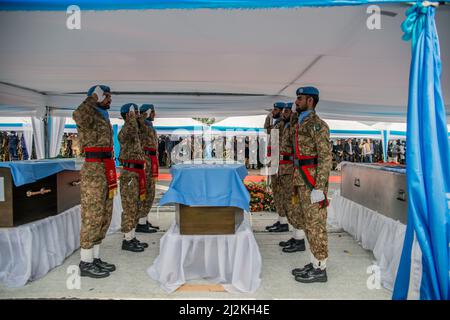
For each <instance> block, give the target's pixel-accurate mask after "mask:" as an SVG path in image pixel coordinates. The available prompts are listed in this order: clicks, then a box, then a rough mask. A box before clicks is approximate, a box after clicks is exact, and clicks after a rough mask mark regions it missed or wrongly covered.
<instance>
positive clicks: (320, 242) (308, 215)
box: [294, 186, 328, 260]
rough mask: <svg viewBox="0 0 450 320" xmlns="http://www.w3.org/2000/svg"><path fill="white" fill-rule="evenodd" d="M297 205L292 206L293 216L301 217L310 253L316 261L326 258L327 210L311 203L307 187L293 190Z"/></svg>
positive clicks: (309, 191)
mask: <svg viewBox="0 0 450 320" xmlns="http://www.w3.org/2000/svg"><path fill="white" fill-rule="evenodd" d="M295 191H296V193H297V196H298V200H299V201H298V204H297V205H295V206H294V212H295V214H299V215H300V216H302V217H303V223H304V228H297V229H303V230H305V234H306V238H307V239H308V242H309V247H310V249H311V253H312V254H313V255H314V257H315V258H316V259H318V260H324V259H326V258H328V234H327V208H326V207H324V208H321V205H320V204H319V203H311V190H310V189H309V188H308V187H307V186H298V187H296V188H295Z"/></svg>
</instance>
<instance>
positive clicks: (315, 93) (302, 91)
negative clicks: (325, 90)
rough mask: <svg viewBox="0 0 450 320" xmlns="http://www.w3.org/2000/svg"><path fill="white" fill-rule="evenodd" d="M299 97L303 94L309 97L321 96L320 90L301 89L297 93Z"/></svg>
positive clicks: (312, 88) (311, 88) (314, 88)
mask: <svg viewBox="0 0 450 320" xmlns="http://www.w3.org/2000/svg"><path fill="white" fill-rule="evenodd" d="M296 94H297V96H299V95H301V94H305V95H309V96H319V89H317V88H316V87H300V88H298V89H297V91H296Z"/></svg>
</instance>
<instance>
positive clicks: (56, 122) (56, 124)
mask: <svg viewBox="0 0 450 320" xmlns="http://www.w3.org/2000/svg"><path fill="white" fill-rule="evenodd" d="M49 124H50V125H49V146H50V150H49V156H50V158H54V157H56V156H57V155H58V154H59V151H60V149H61V142H62V138H63V135H64V125H65V124H66V117H53V116H52V117H49Z"/></svg>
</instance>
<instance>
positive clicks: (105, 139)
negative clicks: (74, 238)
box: [73, 97, 113, 249]
mask: <svg viewBox="0 0 450 320" xmlns="http://www.w3.org/2000/svg"><path fill="white" fill-rule="evenodd" d="M96 105H97V102H96V100H95V98H93V97H88V98H86V100H84V102H83V103H82V104H81V105H80V106H79V107H78V108H77V109H76V110H75V111H74V113H73V119H74V120H75V123H76V124H77V130H78V134H79V141H80V147H81V150H84V148H86V147H108V148H112V147H113V130H112V127H111V124H110V122H109V121H107V120H106V119H105V118H104V117H103V116H102V115H101V114H100V113H99V112H98V111H97V110H96V109H95V107H96ZM82 155H83V156H84V151H82ZM80 176H81V186H80V188H81V231H80V246H81V248H83V249H90V248H92V247H93V246H94V245H97V244H100V243H101V242H102V240H103V239H104V238H105V236H106V232H107V231H108V228H109V224H110V222H111V217H112V210H113V199H112V198H111V197H110V195H109V192H110V190H109V188H108V181H107V177H106V173H105V164H104V163H102V162H85V163H84V164H83V167H82V168H81V172H80Z"/></svg>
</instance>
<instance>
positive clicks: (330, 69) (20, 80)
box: [0, 5, 450, 121]
mask: <svg viewBox="0 0 450 320" xmlns="http://www.w3.org/2000/svg"><path fill="white" fill-rule="evenodd" d="M406 8H407V7H406V6H403V5H383V6H382V9H383V10H385V11H388V12H390V14H384V15H382V19H381V27H382V28H381V29H380V30H369V29H368V28H367V27H366V20H367V17H368V14H367V13H366V7H365V6H349V7H332V8H300V9H273V10H130V11H126V10H122V11H82V15H81V19H82V20H81V30H68V29H67V28H66V27H65V22H66V21H65V18H66V15H65V13H63V12H46V11H40V12H20V11H16V12H14V11H9V12H0V40H1V46H0V112H1V113H2V114H4V113H7V114H21V113H25V114H27V115H29V114H30V110H40V111H38V112H42V107H43V106H45V105H47V106H51V107H53V108H55V109H57V111H56V113H55V114H57V113H58V114H60V115H66V116H69V115H70V112H71V111H66V112H64V110H65V109H66V110H67V109H68V110H73V109H74V108H75V107H76V106H78V105H79V104H80V102H81V101H82V100H83V97H84V95H85V94H84V93H85V92H86V91H87V89H88V88H89V87H90V86H92V85H95V84H98V83H102V84H107V85H110V86H111V88H112V90H113V92H114V93H115V94H114V95H113V107H112V111H115V112H116V113H117V111H118V109H119V108H120V106H121V105H122V104H123V103H126V102H136V103H144V102H146V103H149V102H150V103H154V104H155V105H156V107H157V112H158V114H159V115H161V116H163V117H195V116H201V117H207V116H216V117H220V116H230V115H236V116H237V115H258V114H261V112H262V110H264V109H266V108H268V107H271V105H272V103H273V102H275V101H277V100H283V101H292V100H293V98H294V95H295V89H296V88H297V87H299V86H302V85H315V86H317V87H318V88H319V89H320V92H321V96H320V97H321V102H320V103H319V106H318V112H319V114H320V115H321V116H322V117H324V118H328V119H353V120H369V121H405V115H406V104H407V95H408V76H409V75H408V73H409V64H410V45H411V44H410V42H404V41H402V40H401V36H402V32H401V30H400V24H401V22H402V21H403V20H404V12H405V10H406ZM436 22H437V26H438V32H439V39H440V42H441V54H442V61H443V63H442V66H443V72H442V88H443V91H444V97H445V101H446V102H447V105H448V101H449V98H450V96H449V94H450V93H449V92H450V90H449V89H450V64H449V63H447V61H449V54H450V16H449V12H448V9H447V6H442V7H441V8H439V10H437V18H436ZM61 110H62V111H61ZM32 112H34V111H32ZM448 113H449V114H450V108H448ZM113 115H114V112H113ZM116 116H117V115H116Z"/></svg>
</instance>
